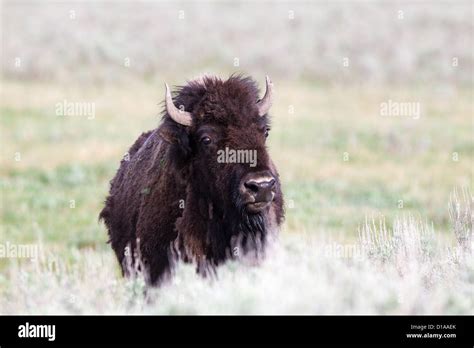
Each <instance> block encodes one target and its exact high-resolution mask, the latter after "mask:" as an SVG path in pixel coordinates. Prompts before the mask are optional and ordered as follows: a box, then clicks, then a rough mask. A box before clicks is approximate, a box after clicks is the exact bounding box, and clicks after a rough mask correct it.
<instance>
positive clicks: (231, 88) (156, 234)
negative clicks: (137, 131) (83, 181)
mask: <svg viewBox="0 0 474 348" xmlns="http://www.w3.org/2000/svg"><path fill="white" fill-rule="evenodd" d="M258 99H259V91H258V89H257V87H256V84H255V82H254V81H253V80H251V79H250V78H243V77H240V76H231V77H230V78H229V79H228V80H226V81H222V80H220V79H218V78H215V77H205V78H203V79H201V80H196V81H190V82H189V83H188V84H187V85H185V86H183V87H180V88H179V89H178V91H177V92H176V93H175V97H174V104H175V105H177V106H179V105H183V106H184V108H185V110H186V111H189V112H191V113H192V117H193V124H192V125H191V126H190V127H185V126H182V125H180V124H177V123H176V122H175V121H173V120H172V119H171V118H170V117H169V115H168V114H167V113H166V111H165V112H164V113H163V121H162V123H161V125H160V126H159V127H158V128H156V129H155V130H153V131H149V132H146V133H143V134H142V135H141V136H140V137H139V138H138V139H137V140H136V141H135V143H134V144H133V146H132V147H131V148H130V151H129V160H126V159H124V160H122V162H121V163H120V168H119V169H118V172H117V174H116V176H115V177H114V179H113V180H112V181H111V188H110V194H109V196H108V197H107V199H106V202H105V207H104V209H103V210H102V212H101V213H100V218H101V219H103V220H104V221H105V224H106V226H107V228H108V232H109V236H110V241H111V244H112V248H113V249H114V251H115V253H116V255H117V258H118V261H119V263H120V264H121V265H122V269H123V271H124V273H127V269H126V268H125V266H124V262H125V250H126V247H127V246H129V247H130V248H131V249H130V250H129V251H130V254H131V255H135V257H136V255H137V254H138V255H139V256H140V259H141V261H142V267H144V268H145V270H146V274H147V275H148V280H149V282H150V283H152V284H156V283H158V282H159V281H161V280H163V279H164V278H165V277H166V275H168V274H169V273H170V272H169V271H170V269H171V266H172V263H173V260H174V257H173V256H174V255H175V254H176V253H175V252H176V251H178V252H179V253H178V254H179V255H180V256H181V257H182V258H183V259H185V260H193V261H197V262H198V264H200V265H202V264H204V263H205V264H208V265H212V266H214V265H218V264H219V263H221V262H223V261H224V260H226V259H228V258H231V257H233V256H235V254H236V253H235V252H234V251H233V248H234V247H235V246H236V245H237V244H236V243H238V247H239V248H241V249H239V254H242V253H245V252H248V251H250V250H255V249H258V248H260V247H261V246H263V245H264V244H265V241H266V239H267V238H268V234H269V233H271V231H273V230H275V229H276V228H277V227H278V226H279V225H280V224H281V222H282V220H283V216H284V212H283V197H282V193H281V189H280V183H279V179H278V173H277V171H276V168H275V166H274V165H273V163H272V161H271V160H270V158H269V155H268V153H267V150H266V147H265V135H264V133H265V129H266V127H268V118H267V115H265V116H264V117H259V116H258V113H257V107H256V102H257V100H258ZM203 131H205V132H207V133H210V134H212V138H213V139H214V140H213V143H212V145H210V146H206V147H204V146H202V144H200V142H199V136H200V134H201V133H202V132H203ZM226 146H227V147H229V148H233V149H255V150H256V151H257V166H256V167H254V168H250V167H249V165H248V164H229V163H227V164H226V163H218V162H217V160H216V157H217V155H216V152H217V150H218V149H223V148H225V147H226ZM258 170H270V171H271V173H272V174H273V175H274V177H275V178H276V181H277V183H276V195H275V198H274V201H273V203H272V204H271V206H270V208H269V209H267V210H266V211H264V212H262V213H258V214H249V213H247V212H246V211H245V209H244V207H243V206H242V204H241V202H239V196H238V194H237V190H236V187H237V186H238V183H239V180H240V179H241V178H242V176H243V175H244V174H245V173H247V172H249V171H258ZM183 202H184V207H183V206H182V205H183ZM137 241H138V243H137ZM137 246H139V247H138V248H137Z"/></svg>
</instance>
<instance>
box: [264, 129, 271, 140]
mask: <svg viewBox="0 0 474 348" xmlns="http://www.w3.org/2000/svg"><path fill="white" fill-rule="evenodd" d="M269 134H270V128H267V129H265V138H268V135H269Z"/></svg>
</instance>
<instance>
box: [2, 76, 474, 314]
mask: <svg viewBox="0 0 474 348" xmlns="http://www.w3.org/2000/svg"><path fill="white" fill-rule="evenodd" d="M171 82H176V83H182V81H171ZM260 82H261V81H260ZM275 84H276V88H277V95H276V101H275V104H274V107H273V109H272V115H273V124H272V132H271V135H270V138H269V144H270V145H269V147H270V153H271V155H272V158H273V159H274V161H275V163H276V164H277V166H278V167H279V170H280V174H281V178H282V185H283V190H284V194H285V198H286V203H287V207H286V211H287V215H286V222H285V225H284V227H283V230H282V232H281V236H280V241H279V242H278V243H277V244H276V245H275V246H274V248H273V250H272V251H271V252H270V253H269V255H268V258H267V261H265V262H263V264H262V265H261V266H260V267H253V266H249V265H246V264H245V262H233V263H230V264H228V265H226V266H225V267H223V268H221V269H220V271H219V280H217V281H216V280H209V279H208V280H204V279H200V278H198V277H197V276H196V275H195V274H194V271H193V269H192V268H191V267H190V266H180V267H179V268H178V269H177V276H176V278H175V279H174V280H173V281H172V282H171V283H170V284H168V285H167V286H165V287H163V288H161V289H159V290H155V291H150V292H148V293H147V298H144V297H143V296H142V292H143V291H142V290H143V282H142V281H141V279H135V280H124V279H122V278H121V276H120V273H119V269H118V265H117V264H116V261H115V258H114V256H113V253H112V250H111V248H110V246H109V245H107V244H106V240H107V236H106V231H105V228H104V226H103V225H102V224H99V223H98V221H97V216H98V213H99V211H100V209H101V207H102V205H103V200H104V198H105V195H106V193H107V191H108V181H109V180H110V179H111V178H112V177H113V175H114V173H115V171H116V169H117V167H118V163H119V160H120V158H121V157H122V156H123V154H124V153H125V152H126V151H127V150H128V147H129V146H130V145H131V144H132V142H133V141H134V140H135V139H136V137H137V136H138V135H139V134H140V133H141V132H142V131H144V130H148V129H151V128H154V127H156V125H157V124H158V122H159V117H158V113H159V110H160V108H161V106H159V105H158V104H159V103H161V101H162V99H163V95H164V93H163V90H162V86H161V85H160V86H156V85H151V84H145V83H134V82H130V83H127V84H123V85H122V84H121V85H117V86H112V85H111V84H107V85H104V86H90V87H86V88H84V87H82V86H81V87H80V88H79V87H76V86H74V85H67V84H64V85H60V84H48V83H33V82H29V83H25V82H19V81H8V80H7V81H2V92H1V93H2V100H1V105H0V107H1V121H0V122H1V131H2V133H1V152H2V156H1V163H0V171H1V197H2V200H1V230H0V242H1V243H6V242H7V241H8V242H10V243H12V244H27V243H30V244H31V243H32V244H36V245H41V249H42V251H43V256H42V257H41V258H40V259H39V260H38V262H30V261H28V260H21V259H18V258H1V259H0V312H1V313H124V312H127V313H474V300H473V299H474V290H473V289H474V265H473V256H472V252H473V250H472V248H473V247H472V244H470V243H471V242H472V197H471V196H470V195H468V196H467V198H466V197H465V198H459V202H460V204H459V205H458V206H457V207H455V208H456V209H459V210H460V211H461V212H462V214H459V215H456V214H454V217H453V218H451V219H450V217H449V210H448V203H449V202H450V197H451V195H452V193H453V192H454V190H455V189H456V188H457V189H462V188H465V189H468V188H472V187H473V164H474V144H473V140H472V139H473V138H472V136H473V119H472V115H473V111H474V110H473V104H472V100H471V98H472V90H470V89H468V88H458V87H446V86H445V87H443V88H438V87H436V86H435V85H432V86H427V85H425V86H416V85H415V86H410V87H407V86H400V87H393V86H390V88H388V87H383V86H382V87H381V86H352V87H350V86H349V87H343V86H324V85H319V84H316V83H312V82H309V81H283V80H277V79H276V80H275ZM63 100H68V101H85V102H92V103H95V109H96V110H95V111H96V113H95V117H94V118H92V119H88V118H87V116H57V115H56V114H55V105H56V103H58V102H62V101H63ZM388 100H392V101H403V102H404V101H406V102H417V103H419V105H420V106H421V115H420V117H419V118H418V119H415V118H414V117H410V116H381V112H380V110H381V103H384V102H387V101H388ZM459 192H462V191H459ZM466 217H467V218H466ZM366 219H368V220H369V222H370V221H372V220H374V221H375V223H376V226H378V221H379V220H381V219H382V220H384V221H385V224H386V229H387V230H388V232H387V235H385V234H384V233H383V231H384V228H382V229H381V228H380V227H377V228H375V229H374V227H373V226H372V227H370V228H369V227H367V226H366ZM463 219H464V220H463ZM364 226H365V227H364ZM455 230H456V231H459V230H462V231H464V232H462V233H465V234H466V235H467V236H468V237H467V238H468V239H469V238H470V242H467V243H464V244H463V245H464V246H463V247H461V246H459V245H458V242H457V241H456V238H455V233H453V232H455ZM361 231H362V232H361ZM360 232H361V233H362V235H363V236H365V237H364V238H365V239H364V238H362V239H361V238H360ZM368 235H370V236H377V238H376V239H377V241H376V242H370V241H369V242H368V241H367V238H366V237H367V236H368ZM458 235H459V232H458ZM379 236H382V237H379ZM334 243H338V245H341V246H343V247H344V246H346V247H353V249H351V250H352V251H354V250H357V251H358V253H356V254H357V255H354V253H353V252H350V253H349V254H350V255H348V254H347V253H345V254H344V255H342V256H341V255H340V254H339V253H336V252H334V250H335V249H334V248H332V247H331V246H334V245H335V244H334ZM356 256H357V257H356Z"/></svg>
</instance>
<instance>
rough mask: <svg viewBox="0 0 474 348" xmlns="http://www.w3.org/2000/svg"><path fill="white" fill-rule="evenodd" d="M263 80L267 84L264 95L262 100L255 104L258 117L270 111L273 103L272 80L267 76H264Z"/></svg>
mask: <svg viewBox="0 0 474 348" xmlns="http://www.w3.org/2000/svg"><path fill="white" fill-rule="evenodd" d="M265 80H266V83H267V87H266V90H265V95H264V96H263V99H260V100H259V101H258V102H257V107H258V115H259V116H263V115H265V114H266V113H267V112H268V111H269V110H270V108H271V106H272V103H273V82H272V80H270V77H268V75H267V76H265Z"/></svg>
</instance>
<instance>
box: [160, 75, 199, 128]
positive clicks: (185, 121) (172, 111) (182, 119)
mask: <svg viewBox="0 0 474 348" xmlns="http://www.w3.org/2000/svg"><path fill="white" fill-rule="evenodd" d="M165 86H166V98H165V102H166V112H168V115H170V117H171V118H172V119H173V120H174V121H175V122H177V123H179V124H182V125H183V126H190V125H191V122H192V118H191V113H190V112H187V111H184V110H181V109H178V108H177V107H176V106H175V105H174V103H173V99H172V98H171V91H170V88H169V87H168V84H167V83H165Z"/></svg>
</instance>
